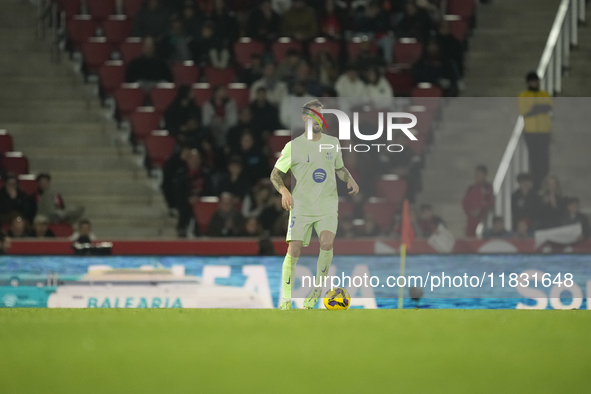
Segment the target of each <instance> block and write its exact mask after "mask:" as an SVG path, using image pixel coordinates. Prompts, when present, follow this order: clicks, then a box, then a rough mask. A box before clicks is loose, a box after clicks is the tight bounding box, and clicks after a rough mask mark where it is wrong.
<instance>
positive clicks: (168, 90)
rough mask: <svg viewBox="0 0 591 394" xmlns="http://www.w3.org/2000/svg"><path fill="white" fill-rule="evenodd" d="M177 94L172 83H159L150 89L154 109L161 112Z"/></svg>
mask: <svg viewBox="0 0 591 394" xmlns="http://www.w3.org/2000/svg"><path fill="white" fill-rule="evenodd" d="M176 94H177V88H176V86H175V85H174V83H159V84H157V85H156V86H155V87H154V88H153V89H152V90H151V91H150V100H152V105H153V106H154V107H155V108H156V111H158V112H160V113H163V112H164V111H166V108H168V106H169V105H170V103H172V101H173V100H174V98H175V97H176Z"/></svg>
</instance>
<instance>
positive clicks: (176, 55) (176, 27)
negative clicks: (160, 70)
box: [165, 19, 193, 62]
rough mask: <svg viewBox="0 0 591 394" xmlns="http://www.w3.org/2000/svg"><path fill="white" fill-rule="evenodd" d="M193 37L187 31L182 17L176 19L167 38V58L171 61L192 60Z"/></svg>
mask: <svg viewBox="0 0 591 394" xmlns="http://www.w3.org/2000/svg"><path fill="white" fill-rule="evenodd" d="M190 44H191V37H190V36H189V35H188V34H187V33H186V32H185V26H184V25H183V21H182V20H181V19H174V20H173V21H172V23H171V25H170V31H169V32H168V34H167V35H166V38H165V47H166V58H167V59H168V60H169V61H171V62H184V61H187V60H191V59H192V58H193V54H192V53H191V49H190Z"/></svg>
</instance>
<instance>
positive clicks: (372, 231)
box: [355, 215, 380, 237]
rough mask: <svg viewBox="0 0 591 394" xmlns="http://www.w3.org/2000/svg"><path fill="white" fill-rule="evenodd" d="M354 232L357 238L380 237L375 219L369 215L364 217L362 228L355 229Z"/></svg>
mask: <svg viewBox="0 0 591 394" xmlns="http://www.w3.org/2000/svg"><path fill="white" fill-rule="evenodd" d="M356 230H357V231H356V232H355V233H356V235H357V236H358V237H377V236H378V235H380V228H379V227H378V224H377V223H376V219H375V218H374V217H373V216H371V215H365V218H364V222H363V226H360V227H358V228H357V229H356Z"/></svg>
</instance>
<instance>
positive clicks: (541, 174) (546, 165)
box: [523, 133, 550, 190]
mask: <svg viewBox="0 0 591 394" xmlns="http://www.w3.org/2000/svg"><path fill="white" fill-rule="evenodd" d="M523 135H524V136H525V143H526V145H527V153H528V155H529V172H530V174H531V176H532V180H533V182H534V188H535V189H536V190H538V189H539V188H540V187H541V186H542V182H543V181H544V178H546V176H547V175H548V172H549V171H550V133H523Z"/></svg>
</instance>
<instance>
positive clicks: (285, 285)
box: [281, 253, 298, 301]
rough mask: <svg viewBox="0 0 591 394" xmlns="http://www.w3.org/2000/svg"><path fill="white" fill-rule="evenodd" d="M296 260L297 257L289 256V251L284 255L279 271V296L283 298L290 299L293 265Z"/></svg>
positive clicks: (293, 274)
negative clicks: (280, 271)
mask: <svg viewBox="0 0 591 394" xmlns="http://www.w3.org/2000/svg"><path fill="white" fill-rule="evenodd" d="M297 262H298V259H297V257H291V256H290V255H289V253H287V254H286V255H285V259H284V260H283V269H282V273H281V288H282V294H281V297H282V298H283V300H289V301H291V288H292V287H293V279H294V276H295V267H296V264H297Z"/></svg>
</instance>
